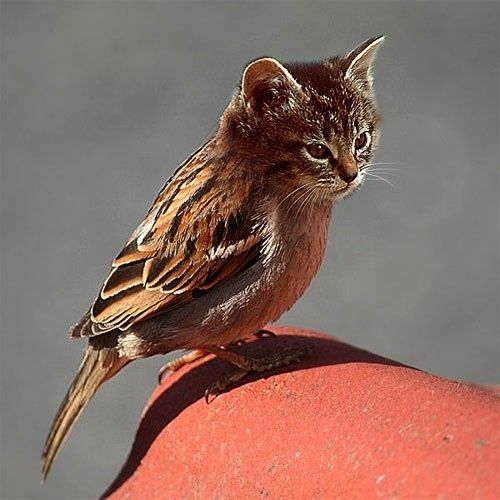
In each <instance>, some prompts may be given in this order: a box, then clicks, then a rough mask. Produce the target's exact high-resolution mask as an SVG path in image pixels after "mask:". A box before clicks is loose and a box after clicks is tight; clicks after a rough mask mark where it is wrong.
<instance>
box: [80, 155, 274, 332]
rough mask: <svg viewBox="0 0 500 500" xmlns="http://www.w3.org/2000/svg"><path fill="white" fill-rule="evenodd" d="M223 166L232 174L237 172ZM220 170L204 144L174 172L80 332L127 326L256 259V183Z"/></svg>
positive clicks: (258, 249)
mask: <svg viewBox="0 0 500 500" xmlns="http://www.w3.org/2000/svg"><path fill="white" fill-rule="evenodd" d="M226 166H227V169H226V170H225V172H227V173H228V175H231V172H233V173H234V172H235V171H237V170H238V169H237V168H236V166H235V165H229V164H227V165H226ZM221 175H224V173H222V174H221V173H220V169H218V171H216V170H215V169H214V168H213V166H212V164H211V160H210V158H207V155H206V154H205V153H204V150H201V153H199V154H197V155H195V156H194V157H192V158H191V159H190V160H189V161H188V163H187V164H186V165H184V166H182V168H180V169H179V170H178V171H177V172H176V173H175V174H174V176H173V177H172V178H171V179H170V181H169V182H168V183H167V185H166V186H165V187H164V188H163V190H162V191H161V192H160V194H159V195H158V197H157V198H156V200H155V201H154V203H153V205H152V207H151V209H150V210H149V212H148V214H147V215H146V217H145V219H144V220H143V221H142V222H141V223H140V224H139V226H138V227H137V229H136V230H135V231H134V232H133V233H132V236H131V237H130V239H129V240H128V242H127V243H126V245H125V247H124V248H123V250H122V251H121V252H120V254H119V255H118V256H117V257H116V258H115V259H114V261H113V264H112V269H111V272H110V273H109V275H108V277H107V279H106V281H105V282H104V284H103V286H102V288H101V291H100V293H99V295H98V297H97V299H96V300H95V302H94V304H93V305H92V308H91V310H90V317H89V318H88V319H89V320H90V323H91V328H88V329H87V328H86V329H85V333H83V331H82V329H77V330H75V335H77V336H78V335H82V334H89V335H98V334H101V333H105V332H107V331H110V330H112V329H115V328H119V329H121V330H126V329H128V328H129V327H130V326H131V325H133V324H134V323H136V322H138V321H140V320H142V319H144V318H146V317H148V316H151V315H153V314H156V313H158V312H160V311H161V312H162V313H163V312H166V311H168V310H170V309H171V308H173V307H176V306H178V305H179V304H182V303H185V302H188V301H191V300H196V297H197V296H198V295H199V294H201V293H203V292H204V291H206V290H208V289H210V288H212V287H214V286H216V285H217V284H218V283H220V282H221V281H223V280H225V279H227V278H228V277H231V276H234V275H235V274H237V273H239V272H242V271H243V270H245V269H247V268H248V267H250V266H251V265H252V264H253V263H254V262H256V260H257V259H258V258H259V256H260V254H261V247H262V243H263V241H264V239H263V236H262V234H263V233H262V231H259V229H258V226H259V223H258V222H257V223H256V221H255V220H254V218H253V217H252V214H253V213H255V211H254V210H253V208H252V207H253V206H254V203H253V201H252V196H251V185H250V184H249V183H248V182H244V181H243V182H241V177H240V180H239V181H238V179H237V178H235V179H232V180H231V179H230V182H228V179H224V182H221V181H220V179H221ZM260 224H262V222H261V223H260ZM78 332H80V333H78Z"/></svg>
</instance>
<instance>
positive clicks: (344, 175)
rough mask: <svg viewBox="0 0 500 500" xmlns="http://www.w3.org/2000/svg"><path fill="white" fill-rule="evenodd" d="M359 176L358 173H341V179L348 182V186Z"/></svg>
mask: <svg viewBox="0 0 500 500" xmlns="http://www.w3.org/2000/svg"><path fill="white" fill-rule="evenodd" d="M357 176H358V172H357V171H356V172H349V173H347V172H342V171H340V172H339V177H340V178H341V179H342V180H343V181H345V182H347V183H348V184H349V182H352V181H353V180H354V179H356V177H357Z"/></svg>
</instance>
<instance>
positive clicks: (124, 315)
mask: <svg viewBox="0 0 500 500" xmlns="http://www.w3.org/2000/svg"><path fill="white" fill-rule="evenodd" d="M381 41H382V38H381V37H378V38H374V39H371V40H367V41H366V42H364V43H363V44H361V45H360V46H359V47H357V48H356V49H354V50H353V51H352V52H350V53H349V54H348V55H347V56H346V57H344V58H332V59H328V60H326V61H323V62H321V63H316V65H315V66H314V65H313V66H311V65H289V66H283V65H282V64H281V63H279V62H278V61H276V60H275V59H271V58H261V59H258V60H256V61H254V62H252V63H250V64H249V65H248V66H247V67H246V69H245V72H244V74H243V78H242V83H241V87H239V88H238V89H237V90H236V92H235V94H234V95H233V98H232V100H231V102H230V104H229V106H228V107H227V108H226V110H225V111H224V113H223V115H222V117H221V121H220V126H219V129H218V130H217V132H216V133H215V135H214V137H212V138H211V139H210V140H209V141H208V142H207V143H206V144H205V145H204V146H202V147H201V148H200V149H199V150H198V151H197V152H195V153H194V154H193V155H192V156H191V157H190V158H188V159H187V160H186V161H185V162H184V163H183V164H182V165H181V166H180V167H179V169H178V170H177V171H176V172H175V173H174V174H173V176H172V177H171V178H170V179H169V181H168V182H167V184H166V185H165V186H164V188H163V189H162V190H161V192H160V193H159V195H158V196H157V197H156V199H155V200H154V202H153V205H152V207H151V208H150V210H149V211H148V213H147V214H146V216H145V218H144V220H143V221H142V222H141V223H140V224H139V225H138V227H137V228H136V230H135V231H134V232H133V233H132V235H131V237H130V238H129V240H128V241H127V243H126V244H125V246H124V248H123V250H122V251H121V252H120V253H119V254H118V256H117V257H116V258H115V259H114V261H113V263H112V267H111V270H110V273H109V275H108V277H107V278H106V280H105V281H104V284H103V285H102V288H101V290H100V292H99V294H98V296H97V298H96V300H95V301H94V303H93V304H92V306H91V308H90V309H89V311H88V312H87V313H86V314H85V315H84V316H83V317H82V319H81V320H80V321H79V322H78V323H77V324H76V325H75V326H74V327H73V328H72V330H71V331H70V336H71V337H74V338H76V337H79V338H87V339H88V347H87V349H86V351H85V355H84V359H83V361H82V364H81V365H80V369H79V371H78V373H77V375H76V377H75V379H74V381H73V383H72V385H71V387H70V388H69V390H68V393H67V395H66V397H65V399H64V401H63V403H62V404H61V406H60V408H59V411H58V413H57V415H56V417H55V419H54V422H53V424H52V427H51V430H50V433H49V436H48V438H47V442H46V445H45V449H44V452H43V456H42V475H43V477H45V476H46V475H47V474H48V472H49V470H50V467H51V464H52V462H53V460H54V458H55V456H56V454H57V451H58V450H59V448H60V446H61V444H62V442H63V440H64V438H65V436H66V435H67V433H68V432H69V430H70V428H71V426H72V425H73V423H74V422H75V420H76V418H77V417H78V416H79V415H80V413H81V412H82V411H83V409H84V408H85V406H86V405H87V404H88V402H89V401H90V399H91V397H92V396H93V395H94V394H95V392H96V391H97V389H98V388H99V386H100V385H101V384H102V383H103V382H104V381H106V380H108V379H109V378H111V377H112V376H114V375H115V374H116V373H117V372H118V371H120V370H121V369H122V368H123V367H124V366H126V365H127V364H128V363H130V362H131V361H133V360H135V359H137V358H143V357H149V356H153V355H156V354H167V353H169V352H172V351H175V350H178V349H187V350H196V351H203V352H209V353H214V354H216V355H217V356H220V357H222V358H224V359H226V360H228V361H230V362H231V363H233V364H236V365H237V366H238V367H239V368H240V369H241V375H237V376H236V377H232V378H231V379H228V380H226V381H225V382H231V381H235V380H237V379H238V377H239V378H241V376H243V375H244V374H245V373H248V372H249V371H252V370H256V371H262V370H266V369H270V368H273V367H275V366H280V365H282V364H286V363H289V362H291V361H293V360H295V359H297V358H298V357H299V355H300V354H301V353H291V352H286V353H283V354H279V353H274V354H273V355H272V356H270V357H268V358H264V359H261V360H254V359H251V358H246V357H244V356H242V355H239V354H236V353H232V352H231V351H230V350H228V349H225V348H226V347H227V346H229V345H230V344H232V343H234V342H236V341H238V340H241V339H245V338H248V337H250V336H251V335H253V334H255V333H256V332H257V331H258V330H260V329H261V328H262V327H264V326H265V325H266V324H267V323H269V322H273V321H275V320H276V319H278V318H279V317H280V316H281V315H282V314H283V313H284V312H285V311H286V310H288V309H289V308H290V307H291V306H292V305H293V304H294V303H295V302H296V301H297V299H298V298H299V297H300V296H301V295H302V294H303V293H304V291H305V290H306V288H307V287H308V286H309V284H310V282H311V280H312V279H313V277H314V276H315V275H316V273H317V272H318V269H319V267H320V264H321V261H322V259H323V255H324V252H325V247H326V241H327V234H328V228H329V222H330V217H331V213H332V208H333V206H334V204H335V202H336V201H338V200H340V199H342V198H343V197H345V196H346V195H348V194H350V193H351V192H353V191H354V190H355V189H357V188H358V187H359V185H360V184H361V181H362V178H363V166H365V165H367V162H368V160H369V159H370V158H371V155H372V154H373V151H374V148H375V146H376V143H377V140H378V127H377V124H378V114H377V111H376V108H375V104H374V98H373V93H372V89H371V66H372V62H373V59H374V55H375V52H376V49H377V48H378V46H379V45H380V43H381ZM221 347H224V349H221ZM227 385H228V384H226V383H223V384H221V385H220V386H218V388H216V390H215V391H214V393H216V392H220V389H221V388H225V387H226V386H227Z"/></svg>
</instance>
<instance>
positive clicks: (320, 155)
mask: <svg viewBox="0 0 500 500" xmlns="http://www.w3.org/2000/svg"><path fill="white" fill-rule="evenodd" d="M306 150H307V152H308V153H309V154H310V155H311V156H312V157H313V158H316V159H317V160H325V159H326V158H328V157H329V156H330V150H329V149H328V148H327V147H326V146H325V145H324V144H321V143H320V142H313V143H311V144H307V145H306Z"/></svg>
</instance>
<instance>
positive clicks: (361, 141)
mask: <svg viewBox="0 0 500 500" xmlns="http://www.w3.org/2000/svg"><path fill="white" fill-rule="evenodd" d="M368 144H370V134H369V133H368V132H367V131H366V130H365V131H364V132H361V133H360V134H359V135H358V137H356V139H355V141H354V149H355V150H356V151H361V150H362V149H365V148H366V147H367V146H368Z"/></svg>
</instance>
